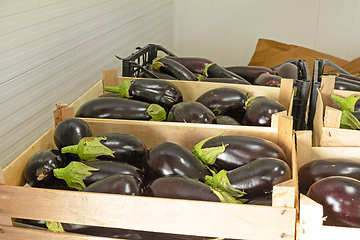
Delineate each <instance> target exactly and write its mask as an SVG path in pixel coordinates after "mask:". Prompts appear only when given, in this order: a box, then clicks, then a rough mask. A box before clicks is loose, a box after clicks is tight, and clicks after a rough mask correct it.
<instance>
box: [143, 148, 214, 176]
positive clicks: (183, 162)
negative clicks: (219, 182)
mask: <svg viewBox="0 0 360 240" xmlns="http://www.w3.org/2000/svg"><path fill="white" fill-rule="evenodd" d="M144 173H145V178H146V179H147V181H149V182H151V181H153V180H155V179H157V178H160V177H166V176H181V177H186V178H192V179H195V180H198V181H202V182H204V181H205V176H206V175H211V172H210V170H209V169H208V167H207V166H206V165H205V164H203V163H202V162H200V161H199V160H198V159H197V158H196V157H195V156H194V155H192V153H191V152H190V151H189V150H187V149H186V148H184V147H182V146H180V145H178V144H175V143H172V142H162V143H160V144H158V145H156V146H155V147H153V148H152V149H150V150H149V151H148V154H147V156H146V161H145V164H144Z"/></svg>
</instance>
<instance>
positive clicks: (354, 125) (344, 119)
mask: <svg viewBox="0 0 360 240" xmlns="http://www.w3.org/2000/svg"><path fill="white" fill-rule="evenodd" d="M340 128H345V129H353V130H358V129H360V121H359V120H358V119H357V118H356V117H355V116H354V115H353V114H352V113H351V112H349V111H347V110H344V111H342V114H341V120H340Z"/></svg>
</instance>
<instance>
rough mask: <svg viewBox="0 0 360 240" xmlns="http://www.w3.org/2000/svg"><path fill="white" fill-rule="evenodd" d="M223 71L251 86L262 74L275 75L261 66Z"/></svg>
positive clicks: (235, 67)
mask: <svg viewBox="0 0 360 240" xmlns="http://www.w3.org/2000/svg"><path fill="white" fill-rule="evenodd" d="M225 69H227V70H229V71H231V72H233V73H235V74H237V75H239V76H240V77H243V78H245V79H246V80H247V81H248V82H249V83H251V84H253V83H254V81H255V79H256V78H257V77H258V76H260V75H261V74H263V73H269V74H272V75H275V73H274V71H273V70H271V69H270V68H267V67H261V66H231V67H225Z"/></svg>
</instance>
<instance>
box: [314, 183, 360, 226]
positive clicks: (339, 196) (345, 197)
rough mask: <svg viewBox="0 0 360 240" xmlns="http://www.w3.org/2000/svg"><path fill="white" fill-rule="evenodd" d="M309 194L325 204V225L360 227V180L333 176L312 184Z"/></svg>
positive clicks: (316, 200)
mask: <svg viewBox="0 0 360 240" xmlns="http://www.w3.org/2000/svg"><path fill="white" fill-rule="evenodd" d="M307 196H308V197H309V198H311V199H312V200H314V201H315V202H317V203H319V204H321V205H322V206H323V211H324V216H326V220H325V221H324V225H329V226H343V227H357V228H359V227H360V181H359V180H356V179H354V178H350V177H343V176H332V177H326V178H323V179H321V180H319V181H317V182H315V183H314V184H313V185H311V187H310V189H309V191H308V193H307Z"/></svg>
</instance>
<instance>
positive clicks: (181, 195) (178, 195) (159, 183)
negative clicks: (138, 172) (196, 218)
mask: <svg viewBox="0 0 360 240" xmlns="http://www.w3.org/2000/svg"><path fill="white" fill-rule="evenodd" d="M144 196H150V197H161V198H173V199H187V200H200V201H212V202H220V199H219V197H218V196H217V195H216V194H214V192H213V191H212V189H211V187H210V186H208V185H206V184H205V183H203V182H200V181H197V180H194V179H191V178H183V177H176V176H172V177H162V178H157V179H155V180H154V181H152V182H151V183H149V184H148V185H147V186H146V187H145V189H144Z"/></svg>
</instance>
